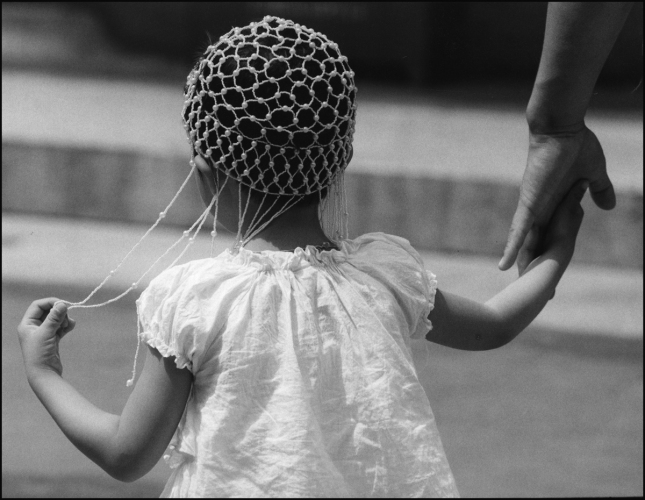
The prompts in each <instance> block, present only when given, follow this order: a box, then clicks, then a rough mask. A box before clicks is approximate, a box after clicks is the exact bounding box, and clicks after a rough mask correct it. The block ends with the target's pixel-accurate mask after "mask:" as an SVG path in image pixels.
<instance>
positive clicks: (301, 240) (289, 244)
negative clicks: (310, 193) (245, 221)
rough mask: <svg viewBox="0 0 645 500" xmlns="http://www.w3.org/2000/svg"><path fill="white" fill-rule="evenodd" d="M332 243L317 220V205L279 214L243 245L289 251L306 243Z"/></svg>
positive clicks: (254, 248)
mask: <svg viewBox="0 0 645 500" xmlns="http://www.w3.org/2000/svg"><path fill="white" fill-rule="evenodd" d="M326 243H328V244H331V246H335V245H334V243H333V242H332V241H331V240H330V239H329V238H327V236H325V233H324V232H323V230H322V228H321V227H320V222H319V221H318V207H317V206H316V205H311V206H308V207H302V208H299V207H294V208H293V209H291V210H288V211H287V212H285V213H284V214H282V215H280V216H279V217H278V218H277V219H275V220H274V221H273V222H271V224H269V225H268V226H267V227H266V228H265V229H264V230H263V231H262V232H260V233H259V234H258V235H257V236H255V237H254V238H253V239H251V240H250V241H249V242H248V243H247V244H246V245H245V246H244V248H246V249H247V250H251V251H253V252H261V251H262V250H282V251H289V250H294V249H295V248H298V247H301V248H305V247H306V246H307V245H313V246H319V245H323V244H326Z"/></svg>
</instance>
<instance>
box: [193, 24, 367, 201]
mask: <svg viewBox="0 0 645 500" xmlns="http://www.w3.org/2000/svg"><path fill="white" fill-rule="evenodd" d="M185 97H186V100H185V103H184V109H183V119H184V127H185V129H186V132H187V134H188V140H189V142H190V143H191V144H192V145H193V147H194V150H195V153H196V154H199V155H200V156H202V157H204V158H206V159H210V160H211V162H212V164H214V165H215V166H216V167H217V168H218V169H220V170H221V171H223V172H224V173H225V174H226V175H227V176H229V177H231V178H233V179H235V180H237V181H239V182H241V183H242V184H244V185H246V186H248V187H250V188H252V189H255V190H258V191H261V192H264V193H269V194H281V195H308V194H311V193H316V192H318V191H320V190H321V189H322V188H324V187H325V186H328V185H329V184H330V183H331V182H332V181H333V179H334V177H335V175H336V174H337V173H338V172H340V171H342V170H343V169H344V168H345V167H346V166H347V163H348V160H349V155H350V150H351V144H352V139H353V134H354V124H355V116H356V104H355V97H356V86H355V84H354V72H353V71H351V69H350V67H349V65H348V62H347V58H346V57H345V56H343V55H341V54H340V51H339V49H338V45H337V44H336V43H334V42H332V41H330V40H329V39H328V38H327V37H326V36H325V35H323V34H322V33H318V32H316V31H314V30H312V29H310V28H307V27H305V26H302V25H300V24H296V23H294V22H293V21H289V20H285V19H280V18H277V17H272V16H266V17H265V18H264V19H263V20H262V21H260V22H257V23H251V24H250V25H248V26H245V27H243V28H233V29H232V30H231V31H229V32H228V33H226V34H225V35H223V36H222V37H220V39H219V41H218V42H217V43H216V44H214V45H210V46H209V47H208V48H207V49H206V52H205V53H204V55H203V56H202V58H201V59H200V60H199V61H198V63H197V64H196V65H195V67H194V68H193V70H192V71H191V73H190V74H189V76H188V81H187V83H186V88H185Z"/></svg>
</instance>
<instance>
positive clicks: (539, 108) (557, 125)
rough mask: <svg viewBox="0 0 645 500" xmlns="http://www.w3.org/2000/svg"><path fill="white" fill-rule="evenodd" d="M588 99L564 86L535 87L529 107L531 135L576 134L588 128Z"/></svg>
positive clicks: (551, 84)
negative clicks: (586, 120)
mask: <svg viewBox="0 0 645 500" xmlns="http://www.w3.org/2000/svg"><path fill="white" fill-rule="evenodd" d="M587 105H588V99H586V98H584V96H580V94H579V93H576V92H571V91H570V89H568V88H567V86H566V85H564V84H556V83H550V84H546V83H545V84H538V83H537V82H536V84H535V86H534V87H533V92H532V94H531V98H530V99H529V103H528V106H527V108H526V121H527V123H528V126H529V130H530V131H531V133H536V134H562V133H577V132H579V131H580V130H582V129H583V128H584V127H585V121H584V119H585V114H586V111H587Z"/></svg>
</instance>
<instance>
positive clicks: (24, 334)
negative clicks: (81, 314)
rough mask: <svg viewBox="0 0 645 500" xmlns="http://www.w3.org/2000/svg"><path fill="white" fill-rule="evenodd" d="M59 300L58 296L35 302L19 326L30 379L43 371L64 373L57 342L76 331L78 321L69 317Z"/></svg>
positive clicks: (64, 305)
mask: <svg viewBox="0 0 645 500" xmlns="http://www.w3.org/2000/svg"><path fill="white" fill-rule="evenodd" d="M59 301H60V299H57V298H55V297H49V298H46V299H40V300H35V301H33V302H32V303H31V305H30V306H29V307H28V308H27V312H25V315H24V316H23V318H22V321H21V322H20V324H19V325H18V339H19V340H20V348H21V349H22V356H23V359H24V361H25V369H26V370H27V377H28V378H29V377H30V376H31V375H34V374H36V373H38V372H39V371H42V370H48V371H53V372H55V373H57V374H58V375H62V374H63V365H62V363H61V361H60V356H59V354H58V343H59V342H60V339H62V338H63V336H64V335H65V334H67V333H69V332H71V331H72V330H73V329H74V327H75V326H76V321H74V320H73V319H71V318H68V317H67V304H65V303H64V302H59ZM56 302H59V303H58V304H56ZM54 304H56V307H54Z"/></svg>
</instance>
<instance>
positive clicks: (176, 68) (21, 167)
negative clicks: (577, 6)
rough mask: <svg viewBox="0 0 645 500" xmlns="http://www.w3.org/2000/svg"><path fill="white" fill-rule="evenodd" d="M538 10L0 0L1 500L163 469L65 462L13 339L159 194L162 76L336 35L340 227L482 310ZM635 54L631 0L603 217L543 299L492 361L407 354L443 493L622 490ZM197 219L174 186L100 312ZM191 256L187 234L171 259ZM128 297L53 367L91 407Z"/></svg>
mask: <svg viewBox="0 0 645 500" xmlns="http://www.w3.org/2000/svg"><path fill="white" fill-rule="evenodd" d="M546 8H547V3H546V2H511V3H503V2H427V3H412V2H382V3H371V2H366V3H363V2H360V3H358V2H204V3H201V2H164V3H153V2H127V3H121V2H57V3H40V2H29V3H25V2H15V3H14V2H3V3H2V89H3V91H2V210H3V214H2V217H3V224H2V228H3V229H2V273H3V275H2V287H3V305H2V310H3V319H2V322H3V338H2V352H3V368H2V370H3V372H2V388H3V391H2V398H3V405H2V419H3V420H2V422H3V425H2V439H3V447H2V466H3V480H2V495H3V497H5V496H19V497H38V496H47V497H60V496H67V497H82V496H92V497H97V496H124V497H127V496H139V497H142V496H155V495H158V494H159V493H160V491H161V489H162V487H163V484H164V481H165V479H166V478H167V476H168V469H167V467H166V466H165V464H163V463H161V464H159V465H157V467H155V469H154V470H153V471H152V472H151V473H150V474H149V475H148V476H146V477H145V478H143V479H141V480H140V481H137V482H135V483H132V484H127V485H125V484H120V483H118V482H116V481H114V480H112V479H110V478H109V477H108V476H107V475H105V474H104V473H103V472H102V471H101V470H100V469H98V467H96V466H94V464H92V463H91V462H89V460H87V459H85V458H84V457H83V456H82V455H81V454H80V452H78V451H76V450H75V449H74V448H73V447H72V445H71V444H69V443H68V442H67V441H66V439H65V438H64V437H63V436H62V433H60V431H59V430H58V429H57V428H56V426H55V424H54V423H53V422H52V421H51V419H50V418H49V417H48V415H47V414H46V412H45V410H44V409H43V408H42V407H40V405H39V404H38V402H37V400H36V398H35V396H33V394H32V393H31V392H30V391H29V388H28V385H27V383H26V380H25V379H24V376H23V368H22V366H21V361H20V354H19V349H18V345H17V339H16V336H15V326H16V324H17V323H18V322H19V320H20V318H21V317H22V314H23V313H24V310H25V309H26V307H27V305H28V304H29V302H31V301H32V300H34V299H36V298H39V297H44V296H48V295H56V296H59V297H63V298H66V299H70V300H80V299H82V298H84V297H85V296H86V295H87V294H88V293H89V292H90V291H91V290H92V289H93V288H94V286H96V285H97V284H98V283H99V282H100V281H101V280H102V279H103V278H104V277H105V275H106V274H107V272H108V271H109V270H110V269H112V268H113V267H114V266H115V265H116V263H118V262H120V261H121V259H122V257H123V256H124V255H125V254H126V253H127V251H128V250H129V249H130V248H131V247H132V246H133V245H134V243H136V242H137V241H138V239H139V237H140V236H141V235H142V234H143V233H144V232H145V230H146V228H147V227H148V226H149V225H151V224H152V223H153V222H154V220H156V217H157V214H158V213H159V212H160V211H161V210H163V209H164V208H165V206H166V204H167V203H168V202H169V201H170V199H171V198H172V196H173V195H174V194H175V192H176V190H177V189H178V187H179V185H180V184H181V182H182V180H183V179H184V178H185V176H186V175H187V174H188V170H189V166H188V160H189V148H188V145H187V144H186V139H185V135H184V130H183V127H182V124H181V119H180V111H181V107H182V104H183V93H182V90H183V85H184V82H185V78H186V75H187V74H188V72H189V70H190V68H191V67H192V65H193V64H194V62H195V60H196V59H197V57H198V56H199V55H200V54H201V53H202V52H203V50H204V49H205V47H206V46H207V45H208V43H209V40H216V39H217V38H218V37H219V36H220V35H222V34H224V33H225V32H226V31H228V30H229V29H230V28H231V27H233V26H241V25H246V24H248V23H249V22H251V21H255V20H259V19H261V18H262V17H263V16H264V15H267V14H271V15H277V16H281V17H286V18H290V19H292V20H294V21H296V22H299V23H301V24H304V25H306V26H308V27H311V28H313V29H315V30H317V31H321V32H323V33H325V34H326V35H327V36H329V38H331V39H332V40H334V41H336V42H337V43H338V44H339V45H340V48H341V51H342V52H343V54H345V55H347V57H348V58H349V61H350V65H351V67H352V69H353V70H354V71H355V72H356V81H357V86H358V89H359V92H358V118H357V119H358V121H357V127H356V136H355V155H354V159H353V161H352V164H351V165H350V167H349V169H348V172H347V195H348V201H349V211H350V236H356V235H358V234H362V233H364V232H369V231H384V232H388V233H392V234H397V235H400V236H403V237H405V238H407V239H409V240H410V242H411V243H412V244H413V245H414V246H415V247H416V248H418V249H419V250H420V251H421V252H422V256H423V258H424V261H425V263H426V266H427V267H428V268H429V269H432V270H433V272H435V273H436V274H437V275H438V276H439V279H440V286H443V285H444V284H445V287H446V289H448V290H450V291H454V292H455V293H461V294H463V295H466V296H469V297H472V298H475V299H487V298H489V297H490V296H492V295H493V294H494V293H496V292H497V291H499V289H501V287H502V286H504V285H505V284H506V283H508V282H509V281H512V280H513V279H514V276H513V275H512V273H514V271H509V272H507V273H500V272H498V271H497V270H496V263H497V260H499V258H500V257H501V254H502V250H503V248H504V244H505V242H506V235H507V231H508V227H509V225H510V221H511V218H512V215H513V212H514V209H515V206H516V204H517V198H518V193H519V185H520V182H521V178H522V174H523V170H524V166H525V161H526V151H527V138H528V134H527V127H526V122H525V119H524V110H525V107H526V104H527V102H528V98H529V96H530V92H531V87H532V83H533V79H534V77H535V73H536V71H537V66H538V62H539V58H540V53H541V47H542V41H543V33H544V26H545V16H546ZM642 44H643V8H642V3H636V4H635V5H634V8H633V9H632V12H631V14H630V16H629V17H628V19H627V22H626V24H625V27H624V28H623V30H622V32H621V34H620V36H619V38H618V40H617V42H616V44H615V46H614V49H613V51H612V53H611V54H610V56H609V59H608V61H607V63H606V65H605V67H604V69H603V71H602V73H601V75H600V78H599V81H598V84H597V88H596V91H595V93H594V97H593V100H592V103H591V106H590V109H589V113H588V120H587V124H588V125H589V127H590V128H591V129H592V130H594V131H595V132H596V134H597V135H598V137H599V139H600V141H601V143H602V145H603V148H604V150H605V154H606V157H607V163H608V170H609V174H610V177H611V178H612V181H613V182H614V185H615V188H616V191H617V196H618V204H617V207H616V208H615V209H614V210H612V211H610V212H603V211H601V210H599V209H597V208H595V207H594V206H593V205H592V204H591V203H590V201H589V200H588V199H585V201H584V203H583V206H584V207H585V220H584V222H583V226H582V228H581V231H580V236H579V240H578V244H577V247H576V255H575V257H574V261H573V264H572V266H571V269H570V271H568V273H567V275H565V278H564V280H563V282H562V284H561V285H560V287H559V289H558V294H557V295H556V300H554V301H552V303H550V304H549V305H548V306H547V308H546V309H545V311H544V312H543V313H542V314H541V315H540V317H539V318H538V320H536V322H535V323H534V324H533V325H532V326H531V327H529V329H527V331H526V332H525V333H523V334H522V336H520V338H519V339H518V340H517V341H515V342H514V343H513V344H511V345H510V346H509V347H507V348H505V349H503V350H500V351H499V352H498V351H495V352H493V353H479V354H476V355H475V354H473V353H463V352H459V351H451V350H448V349H444V348H441V347H438V346H434V345H432V346H431V347H430V348H429V350H430V352H429V353H423V354H418V355H417V357H418V361H419V366H421V367H422V368H420V372H421V374H422V379H423V383H424V386H425V388H426V390H427V392H428V395H429V398H430V401H431V404H432V406H433V409H434V411H435V414H436V417H437V421H438V423H439V428H440V431H441V433H442V436H443V439H444V445H445V447H446V450H447V453H448V457H449V460H450V462H451V466H452V467H453V472H454V473H455V478H456V481H457V485H458V487H459V488H460V491H461V493H462V495H463V496H490V497H497V496H505V497H513V496H604V495H611V496H626V495H627V496H629V495H642V494H643V481H642V472H643V471H642V465H643V459H642V458H643V457H642V448H643V446H642V445H643V438H642V436H643V433H642V351H643V349H642V331H643V330H642V319H643V318H642V297H643V292H642V276H643V274H642V273H643V199H642V196H643V92H642V89H643V85H642V82H641V79H642V76H643V52H642V47H643V45H642ZM201 210H202V208H201V201H200V200H199V197H198V196H197V190H196V189H195V185H194V183H192V182H191V183H189V185H188V187H187V189H186V192H185V193H184V194H182V196H181V197H180V198H179V199H178V201H177V203H176V205H175V206H174V207H173V209H172V210H171V211H170V212H169V214H168V217H167V218H166V219H164V222H163V226H162V227H161V228H160V230H159V231H158V232H157V234H156V235H155V236H153V237H151V239H150V240H147V242H146V244H145V245H143V246H142V247H141V248H140V249H139V252H138V254H136V255H134V256H133V258H132V260H131V261H130V262H129V263H128V265H126V266H125V267H124V268H123V270H122V271H121V276H118V277H116V278H115V279H114V280H113V281H112V282H110V284H108V286H107V287H106V289H105V292H101V293H103V294H104V295H105V297H104V298H109V297H110V296H112V295H115V294H116V293H117V292H120V291H122V290H123V287H124V286H125V285H127V284H129V283H131V282H132V281H135V280H136V279H137V278H138V277H139V276H140V275H141V273H142V272H143V271H144V270H145V269H147V268H148V265H149V263H150V262H152V261H154V259H155V258H156V257H157V256H158V255H160V254H161V253H162V251H163V250H165V249H166V248H167V247H168V246H169V245H170V244H171V243H172V242H173V241H174V240H175V239H176V238H178V236H179V235H180V233H181V231H182V230H183V229H184V228H186V227H187V226H188V225H190V224H192V222H193V221H194V220H195V219H196V218H197V216H198V214H199V213H201ZM228 243H230V239H227V238H226V237H223V238H222V241H221V242H220V243H218V249H220V250H221V249H223V248H225V247H226V245H227V244H228ZM207 249H208V242H207V241H204V240H200V243H199V245H196V248H195V249H193V250H191V251H192V252H193V258H199V257H203V256H204V255H205V254H207V251H208V250H207ZM200 252H203V253H202V254H200ZM190 255H191V254H189V255H188V257H190ZM148 279H149V278H148ZM101 293H100V294H99V298H102V297H103V296H102V295H101ZM110 293H112V295H110ZM135 298H136V297H134V298H131V297H127V298H126V299H124V300H123V301H122V302H120V303H118V304H117V305H114V306H110V307H108V308H101V309H96V310H92V312H91V313H86V312H83V311H78V313H77V314H76V315H75V316H77V319H78V321H79V327H78V328H77V331H76V332H75V333H74V339H73V340H71V339H70V340H68V341H67V344H66V346H65V349H67V351H66V350H65V349H64V350H63V361H64V363H65V370H66V376H68V377H69V379H70V380H71V381H72V382H73V383H74V384H75V385H76V386H77V387H79V389H80V390H81V392H83V393H84V394H86V395H88V397H89V398H90V399H91V400H92V401H94V402H95V403H96V404H98V405H99V406H101V407H102V408H104V409H106V410H109V411H113V412H120V410H121V408H122V406H123V404H124V402H125V401H126V400H127V396H128V394H129V389H126V388H125V384H124V383H122V382H124V381H125V378H127V374H128V373H129V369H130V368H129V364H130V363H131V358H132V354H133V349H134V342H133V340H134V326H135V325H136V319H135V318H136V313H135V309H134V299H135ZM115 330H116V331H115ZM66 340H67V339H66ZM121 378H123V381H121Z"/></svg>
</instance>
